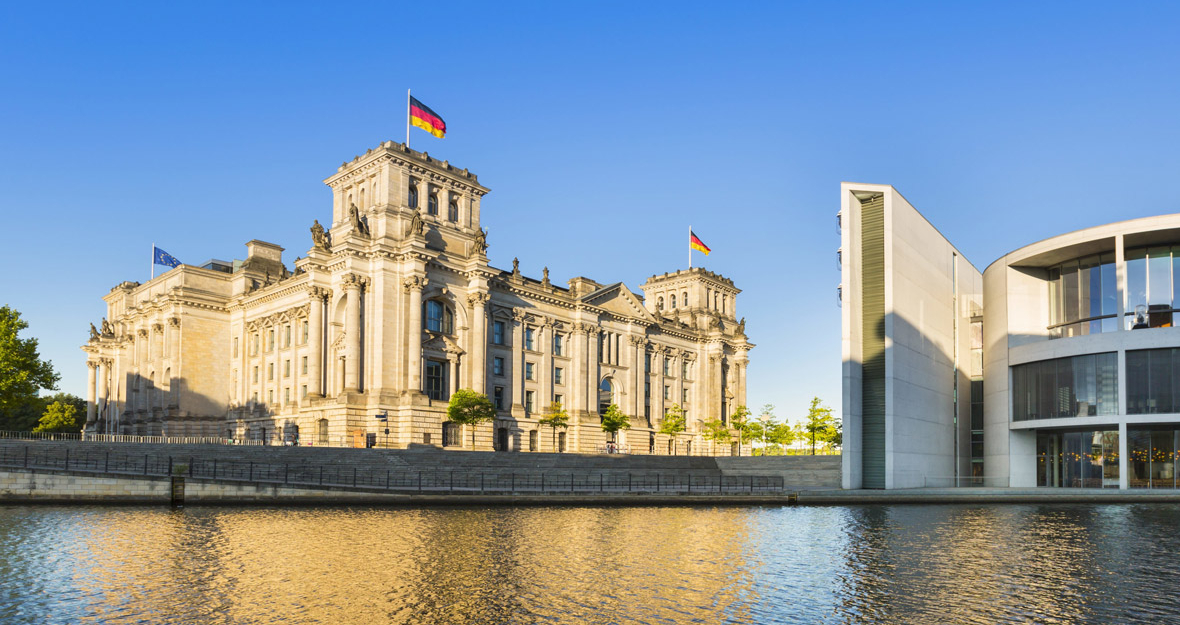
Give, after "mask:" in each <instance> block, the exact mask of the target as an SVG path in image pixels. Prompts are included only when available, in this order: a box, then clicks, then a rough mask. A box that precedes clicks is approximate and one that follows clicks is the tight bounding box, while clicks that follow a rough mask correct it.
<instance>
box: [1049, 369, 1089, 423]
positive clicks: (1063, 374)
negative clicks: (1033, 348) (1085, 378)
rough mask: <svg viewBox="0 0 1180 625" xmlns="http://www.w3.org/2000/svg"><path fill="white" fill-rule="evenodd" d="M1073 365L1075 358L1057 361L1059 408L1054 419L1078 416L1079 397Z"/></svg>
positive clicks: (1057, 407) (1054, 414)
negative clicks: (1076, 391)
mask: <svg viewBox="0 0 1180 625" xmlns="http://www.w3.org/2000/svg"><path fill="white" fill-rule="evenodd" d="M1073 365H1074V359H1073V358H1061V359H1059V360H1058V361H1057V392H1056V393H1054V395H1056V398H1057V406H1056V412H1055V413H1053V416H1054V417H1074V416H1077V412H1076V410H1077V396H1076V395H1075V394H1074V389H1075V388H1076V387H1075V386H1074V382H1075V380H1074V371H1073ZM1079 373H1081V372H1079ZM1083 375H1084V373H1083Z"/></svg>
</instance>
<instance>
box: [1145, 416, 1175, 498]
mask: <svg viewBox="0 0 1180 625" xmlns="http://www.w3.org/2000/svg"><path fill="white" fill-rule="evenodd" d="M1174 438H1175V434H1174V433H1173V431H1172V430H1155V431H1153V432H1152V433H1151V487H1152V488H1176V480H1175V476H1174V471H1175V466H1176V465H1175V462H1174V456H1175V451H1176V450H1175V449H1174V445H1173V443H1174V440H1173V439H1174Z"/></svg>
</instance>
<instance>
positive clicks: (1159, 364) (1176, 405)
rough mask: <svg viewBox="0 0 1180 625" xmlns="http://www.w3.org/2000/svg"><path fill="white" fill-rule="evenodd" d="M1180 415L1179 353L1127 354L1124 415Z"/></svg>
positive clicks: (1130, 352) (1128, 352)
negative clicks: (1172, 413) (1125, 406)
mask: <svg viewBox="0 0 1180 625" xmlns="http://www.w3.org/2000/svg"><path fill="white" fill-rule="evenodd" d="M1170 412H1180V349H1175V348H1166V349H1140V350H1129V351H1127V414H1166V413H1170Z"/></svg>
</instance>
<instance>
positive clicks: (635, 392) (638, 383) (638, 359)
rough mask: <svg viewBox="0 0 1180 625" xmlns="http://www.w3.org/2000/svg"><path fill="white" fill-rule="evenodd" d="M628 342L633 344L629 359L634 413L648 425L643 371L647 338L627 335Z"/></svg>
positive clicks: (640, 420) (639, 420)
mask: <svg viewBox="0 0 1180 625" xmlns="http://www.w3.org/2000/svg"><path fill="white" fill-rule="evenodd" d="M627 342H628V343H629V344H630V345H631V349H630V358H629V360H630V361H631V379H630V381H631V397H632V398H633V399H632V401H631V409H632V411H633V412H632V415H633V416H634V418H635V420H636V421H637V422H638V423H640V424H643V425H644V426H646V425H647V418H646V417H645V416H644V415H643V380H644V378H645V374H644V372H643V352H644V347H643V346H644V344H645V343H646V342H647V340H646V339H644V338H643V337H642V336H637V335H634V334H632V335H630V336H628V337H627Z"/></svg>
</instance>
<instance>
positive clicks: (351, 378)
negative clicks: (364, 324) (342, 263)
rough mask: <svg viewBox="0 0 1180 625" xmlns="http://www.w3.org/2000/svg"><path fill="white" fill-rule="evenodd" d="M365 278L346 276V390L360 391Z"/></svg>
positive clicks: (353, 275)
mask: <svg viewBox="0 0 1180 625" xmlns="http://www.w3.org/2000/svg"><path fill="white" fill-rule="evenodd" d="M363 280H364V279H363V278H361V277H360V276H358V275H356V274H354V273H350V274H348V275H347V276H344V294H345V297H347V298H348V299H347V301H346V302H345V304H344V319H345V321H344V323H345V326H344V338H345V341H344V390H345V391H346V392H347V391H352V392H356V391H357V390H358V389H359V373H360V366H359V365H360V353H361V285H362V283H363Z"/></svg>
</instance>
